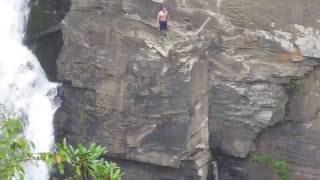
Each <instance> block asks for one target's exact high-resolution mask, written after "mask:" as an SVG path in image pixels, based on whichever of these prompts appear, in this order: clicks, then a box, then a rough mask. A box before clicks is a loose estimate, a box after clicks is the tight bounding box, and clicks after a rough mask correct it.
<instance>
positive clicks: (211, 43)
mask: <svg viewBox="0 0 320 180" xmlns="http://www.w3.org/2000/svg"><path fill="white" fill-rule="evenodd" d="M36 2H38V1H36ZM39 2H40V3H41V2H42V1H39ZM39 2H38V3H39ZM43 2H45V1H43ZM160 3H161V2H160V1H159V0H122V1H121V0H109V1H103V0H71V1H67V0H65V1H62V0H61V1H59V2H58V1H57V3H56V4H55V5H50V7H51V8H53V9H55V11H56V10H58V12H62V13H61V14H63V15H61V16H57V15H56V14H54V17H58V19H57V22H59V21H60V20H61V19H62V18H64V20H63V21H62V26H61V27H62V29H61V30H60V29H59V28H56V29H55V28H53V29H55V31H53V32H55V33H61V34H63V40H61V42H60V41H59V42H60V43H57V42H58V41H54V42H56V45H53V46H54V47H55V48H57V49H58V50H59V51H60V49H59V48H60V47H61V44H62V42H63V43H64V45H63V46H62V49H61V52H60V53H58V54H59V58H58V59H57V61H56V64H57V79H58V80H59V81H61V82H63V91H64V103H63V105H62V107H61V108H60V110H59V111H58V112H57V114H56V118H55V119H56V120H55V126H56V137H57V139H61V138H62V137H65V136H66V137H67V138H68V139H69V140H71V141H72V142H77V141H82V142H85V143H89V142H92V141H94V142H97V143H100V144H102V145H104V146H106V147H107V149H108V151H109V157H110V158H112V159H113V160H115V161H117V162H119V163H120V165H121V166H122V167H123V169H124V170H125V172H126V174H125V177H124V179H125V180H127V179H128V180H189V179H190V180H198V179H199V180H205V179H209V180H210V179H214V178H215V177H218V176H219V179H222V180H229V179H230V180H234V179H243V180H247V179H252V180H257V179H259V180H260V179H266V180H270V179H276V176H275V174H274V173H273V172H272V170H271V169H269V168H266V167H264V166H263V165H261V164H257V163H254V162H252V161H250V160H249V159H248V155H249V153H250V152H256V153H258V154H265V155H267V156H271V157H273V158H276V159H280V160H284V161H286V162H288V163H289V165H290V168H291V169H292V176H293V178H294V179H310V180H311V179H320V171H319V170H320V159H319V157H320V144H319V143H318V142H319V140H320V123H319V122H320V117H319V109H320V103H319V102H320V101H319V97H320V88H319V84H320V82H319V80H320V71H319V70H318V69H319V68H318V67H319V62H318V59H319V58H320V39H319V35H320V31H319V25H320V24H319V22H320V12H319V11H318V10H319V8H320V1H317V0H309V1H302V0H282V1H277V0H268V1H267V0H228V1H227V0H225V1H223V0H210V1H209V0H165V1H163V3H164V4H166V5H167V8H168V10H169V12H170V14H171V19H172V22H170V25H169V29H170V32H169V33H168V38H167V39H161V38H160V34H159V32H158V30H157V24H156V22H155V17H156V15H157V12H158V10H159V7H160ZM69 6H70V9H69ZM34 8H39V5H38V4H34ZM40 9H41V8H40ZM67 11H68V13H67V14H66V16H65V17H64V15H65V12H67ZM318 18H319V19H318ZM32 21H33V18H32V17H31V22H32ZM54 25H56V24H54ZM46 26H47V28H49V27H51V26H52V25H46ZM54 27H56V26H54ZM31 29H32V28H31ZM49 29H50V28H49ZM51 29H52V28H51ZM41 31H42V30H41ZM45 32H47V33H44V35H43V36H44V37H41V38H48V39H51V40H52V38H50V35H52V33H50V32H51V31H45ZM40 34H41V33H40ZM42 34H43V33H42ZM56 37H57V39H59V37H61V36H56ZM41 38H39V39H40V40H39V39H37V40H36V44H38V46H37V47H38V48H39V49H40V50H39V51H40V52H41V53H40V55H38V56H39V57H40V59H41V57H42V56H41V54H46V52H47V51H48V49H46V48H43V47H42V46H41V43H40V42H42V41H41ZM39 44H40V45H39ZM38 54H39V53H38ZM42 59H43V58H42ZM54 59H55V58H54V57H53V58H52V59H51V61H50V62H51V63H52V60H54ZM53 62H55V61H53ZM54 64H55V63H54ZM49 69H50V68H49ZM53 79H54V78H53ZM211 157H213V158H211ZM216 162H217V164H216ZM258 172H259V173H258Z"/></svg>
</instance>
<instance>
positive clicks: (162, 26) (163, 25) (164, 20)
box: [157, 5, 170, 37]
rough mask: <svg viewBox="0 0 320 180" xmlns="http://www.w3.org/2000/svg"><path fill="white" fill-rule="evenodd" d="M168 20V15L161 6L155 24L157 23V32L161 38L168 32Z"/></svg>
mask: <svg viewBox="0 0 320 180" xmlns="http://www.w3.org/2000/svg"><path fill="white" fill-rule="evenodd" d="M169 20H170V17H169V13H168V11H167V9H166V8H165V7H164V6H163V5H162V6H161V10H160V11H159V13H158V17H157V22H158V23H159V30H160V33H161V37H163V36H164V37H166V36H167V34H166V32H167V31H168V21H169Z"/></svg>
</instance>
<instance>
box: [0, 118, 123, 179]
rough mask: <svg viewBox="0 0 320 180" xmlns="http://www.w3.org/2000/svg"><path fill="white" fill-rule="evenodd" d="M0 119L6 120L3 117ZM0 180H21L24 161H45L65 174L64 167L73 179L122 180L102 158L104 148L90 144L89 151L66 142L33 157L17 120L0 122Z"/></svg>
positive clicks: (112, 165) (31, 146)
mask: <svg viewBox="0 0 320 180" xmlns="http://www.w3.org/2000/svg"><path fill="white" fill-rule="evenodd" d="M1 117H5V116H2V114H1ZM0 129H1V137H0V179H1V180H11V179H13V177H16V179H24V174H25V173H24V169H23V165H24V163H25V162H26V161H29V160H33V161H40V160H42V161H44V162H45V163H46V164H47V165H51V166H53V167H57V168H58V171H59V172H60V173H61V174H64V170H65V169H66V167H68V169H70V170H71V176H72V177H71V178H72V179H80V180H121V176H122V175H123V173H122V172H121V170H120V168H119V167H118V166H117V165H116V164H115V163H110V162H108V161H106V160H104V159H103V158H102V156H103V155H105V153H106V150H105V148H103V147H101V146H99V145H97V144H95V143H93V144H91V145H90V146H89V147H88V148H86V147H84V146H83V145H81V144H79V145H77V147H76V148H74V147H73V146H71V145H68V144H67V142H66V140H64V141H63V143H62V144H57V145H56V151H55V152H54V153H51V152H43V153H32V148H33V146H34V145H33V144H32V143H31V142H28V141H27V140H26V139H25V138H24V137H23V136H22V132H23V125H22V122H21V121H20V120H19V119H18V118H7V117H5V118H4V119H1V118H0Z"/></svg>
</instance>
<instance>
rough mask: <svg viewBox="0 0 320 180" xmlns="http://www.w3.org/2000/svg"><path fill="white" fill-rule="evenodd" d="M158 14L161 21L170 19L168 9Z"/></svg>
mask: <svg viewBox="0 0 320 180" xmlns="http://www.w3.org/2000/svg"><path fill="white" fill-rule="evenodd" d="M158 16H159V21H168V11H164V10H162V11H160V12H159V13H158Z"/></svg>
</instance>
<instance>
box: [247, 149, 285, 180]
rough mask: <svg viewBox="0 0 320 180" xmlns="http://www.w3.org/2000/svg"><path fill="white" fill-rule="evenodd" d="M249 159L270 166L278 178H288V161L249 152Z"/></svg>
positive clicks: (283, 179)
mask: <svg viewBox="0 0 320 180" xmlns="http://www.w3.org/2000/svg"><path fill="white" fill-rule="evenodd" d="M249 159H250V160H252V161H255V162H258V163H261V164H264V165H266V166H269V167H270V168H272V170H273V171H274V172H275V173H276V174H277V176H278V179H279V180H290V179H291V178H290V169H289V166H288V163H286V162H285V161H282V160H277V159H273V158H271V157H269V156H266V155H262V154H254V153H253V154H250V156H249Z"/></svg>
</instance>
